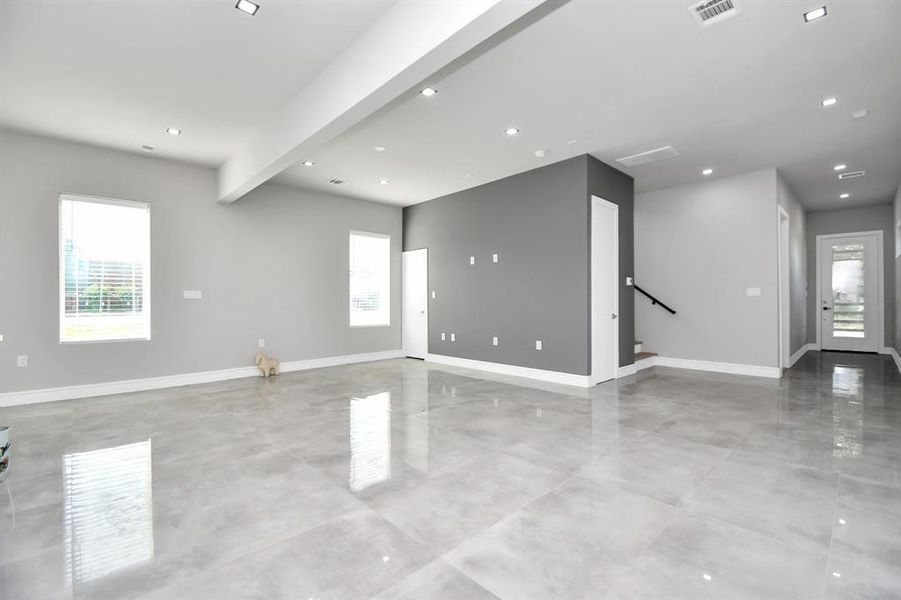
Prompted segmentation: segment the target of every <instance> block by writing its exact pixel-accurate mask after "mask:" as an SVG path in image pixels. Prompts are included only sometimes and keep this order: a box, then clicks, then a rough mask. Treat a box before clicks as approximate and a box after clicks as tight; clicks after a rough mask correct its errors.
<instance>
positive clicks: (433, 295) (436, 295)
mask: <svg viewBox="0 0 901 600" xmlns="http://www.w3.org/2000/svg"><path fill="white" fill-rule="evenodd" d="M437 297H438V294H437V293H436V292H435V291H434V290H432V300H434V299H435V298H437Z"/></svg>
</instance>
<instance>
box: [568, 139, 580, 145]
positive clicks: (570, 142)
mask: <svg viewBox="0 0 901 600" xmlns="http://www.w3.org/2000/svg"><path fill="white" fill-rule="evenodd" d="M578 141H579V140H569V141H568V142H566V143H567V144H575V143H576V142H578Z"/></svg>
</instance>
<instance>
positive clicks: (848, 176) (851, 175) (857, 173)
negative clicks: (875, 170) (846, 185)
mask: <svg viewBox="0 0 901 600" xmlns="http://www.w3.org/2000/svg"><path fill="white" fill-rule="evenodd" d="M866 174H867V172H866V171H851V172H850V173H842V174H840V175H839V176H838V178H839V179H854V178H855V177H863V176H864V175H866Z"/></svg>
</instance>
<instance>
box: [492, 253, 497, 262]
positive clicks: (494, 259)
mask: <svg viewBox="0 0 901 600" xmlns="http://www.w3.org/2000/svg"><path fill="white" fill-rule="evenodd" d="M491 262H493V263H496V262H497V253H496V252H495V253H494V254H492V255H491Z"/></svg>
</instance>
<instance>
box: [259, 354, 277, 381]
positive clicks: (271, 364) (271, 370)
mask: <svg viewBox="0 0 901 600" xmlns="http://www.w3.org/2000/svg"><path fill="white" fill-rule="evenodd" d="M255 362H256V363H257V366H258V367H259V368H260V377H269V376H270V375H278V360H277V359H275V358H271V357H269V356H266V355H265V354H263V353H262V352H257V355H256V359H255Z"/></svg>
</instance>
